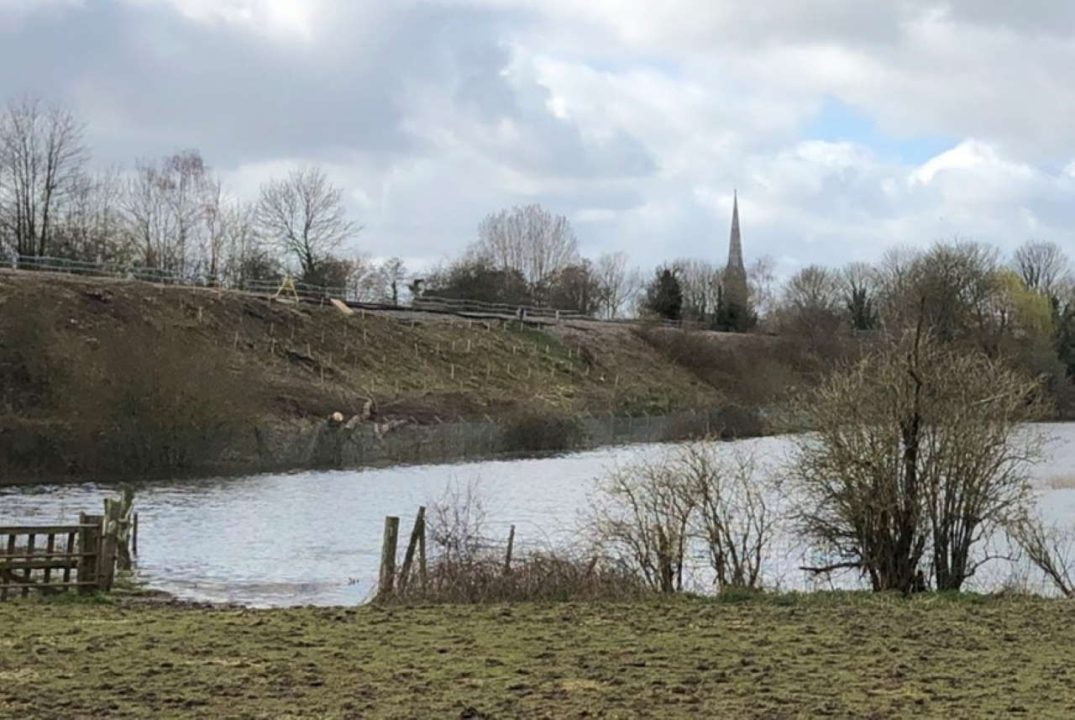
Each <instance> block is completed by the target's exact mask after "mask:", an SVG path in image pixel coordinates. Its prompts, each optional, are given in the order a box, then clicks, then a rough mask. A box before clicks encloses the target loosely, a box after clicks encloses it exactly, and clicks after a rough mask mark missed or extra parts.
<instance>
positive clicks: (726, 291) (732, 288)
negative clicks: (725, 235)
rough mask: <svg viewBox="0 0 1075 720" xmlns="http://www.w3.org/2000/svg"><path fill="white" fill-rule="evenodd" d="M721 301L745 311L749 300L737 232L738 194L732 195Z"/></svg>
mask: <svg viewBox="0 0 1075 720" xmlns="http://www.w3.org/2000/svg"><path fill="white" fill-rule="evenodd" d="M721 301H722V303H723V304H724V305H725V306H726V307H728V308H732V307H734V308H737V309H739V310H741V311H746V310H747V309H748V308H747V303H748V302H749V301H750V298H749V293H748V290H747V270H746V266H745V265H744V264H743V239H742V237H741V236H740V234H739V194H738V193H735V194H734V195H733V196H732V234H731V238H730V239H729V241H728V264H727V266H725V268H724V275H723V277H722V279H721Z"/></svg>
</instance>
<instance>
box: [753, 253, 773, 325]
mask: <svg viewBox="0 0 1075 720" xmlns="http://www.w3.org/2000/svg"><path fill="white" fill-rule="evenodd" d="M775 265H776V262H775V261H774V260H773V258H772V256H770V255H762V256H761V257H759V258H757V259H755V260H754V261H753V262H752V263H750V266H749V267H747V292H748V304H749V305H750V307H751V308H753V310H754V312H755V313H757V314H758V316H760V317H763V318H764V317H766V316H768V315H769V314H770V313H771V312H772V310H773V304H774V303H775V302H776V293H775V292H774V291H773V286H774V285H775V284H776V273H775V271H774V268H775Z"/></svg>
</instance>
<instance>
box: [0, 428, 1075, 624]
mask: <svg viewBox="0 0 1075 720" xmlns="http://www.w3.org/2000/svg"><path fill="white" fill-rule="evenodd" d="M1038 427H1039V429H1040V430H1041V431H1044V432H1045V433H1046V434H1047V435H1048V436H1050V437H1051V438H1052V442H1051V443H1050V446H1049V457H1048V459H1047V460H1046V461H1044V462H1042V463H1041V464H1039V465H1038V466H1036V468H1035V470H1034V476H1035V485H1036V487H1037V488H1038V490H1039V502H1040V503H1041V506H1042V510H1043V512H1044V513H1045V515H1046V517H1047V519H1049V520H1050V521H1053V522H1056V523H1059V524H1066V525H1067V526H1068V527H1075V423H1065V424H1049V425H1042V426H1038ZM725 445H728V446H730V447H729V449H736V450H743V451H748V452H751V453H753V454H754V455H755V457H757V458H758V459H759V461H760V463H761V464H762V465H763V466H764V467H765V468H767V469H768V471H770V472H775V471H776V469H777V468H778V467H779V465H780V464H781V463H782V462H783V460H784V459H785V458H786V457H787V454H788V452H789V450H790V448H791V443H790V442H789V440H788V439H787V438H782V437H771V438H759V439H753V440H742V441H737V442H734V443H725ZM668 449H669V448H668V446H662V445H636V446H628V447H617V448H607V449H602V450H595V451H590V452H583V453H575V454H570V455H564V456H558V457H549V458H541V459H524V460H503V461H486V462H470V463H461V464H455V465H423V466H403V467H392V468H384V469H367V470H351V471H330V472H299V473H293V474H285V475H257V476H251V477H243V478H226V479H206V480H189V479H187V480H180V481H175V482H159V483H154V484H152V485H146V486H144V487H140V488H139V489H138V491H137V496H136V509H137V511H138V513H139V520H140V531H139V556H138V560H137V562H138V569H137V573H138V575H139V577H140V578H141V580H143V581H144V582H145V583H146V584H147V585H148V586H149V587H151V588H154V589H159V590H164V591H167V592H170V593H173V594H175V595H176V596H178V597H180V598H185V599H192V600H207V601H214V602H234V603H241V604H244V605H254V606H294V605H308V604H312V605H338V604H353V603H358V602H362V601H363V600H365V599H366V598H368V597H369V595H370V593H371V591H372V589H373V586H374V583H375V581H376V577H377V570H378V562H379V555H380V543H381V536H382V532H383V526H384V518H385V516H386V515H396V516H399V517H400V518H401V523H400V525H401V527H400V535H401V543H404V542H405V539H406V536H407V534H408V532H409V528H410V524H411V522H412V518H413V516H414V513H415V511H416V510H417V508H418V506H419V505H430V504H432V503H433V502H434V501H436V500H437V499H438V498H440V497H442V496H443V495H444V493H445V492H446V490H447V489H448V488H452V487H454V488H456V489H462V488H465V487H466V486H467V485H468V484H476V487H477V488H478V493H479V494H480V496H481V498H482V501H483V504H484V507H485V510H486V515H487V521H486V524H485V534H486V535H489V536H495V537H505V538H506V536H507V530H508V527H509V526H510V525H512V524H514V525H515V526H516V528H517V529H516V537H517V543H518V545H519V546H520V547H522V548H526V547H527V546H531V547H542V546H544V547H550V546H551V547H556V546H563V545H565V544H570V543H571V542H572V541H573V540H575V539H577V538H576V535H577V530H576V528H577V527H578V522H579V519H580V514H581V513H583V512H584V511H585V509H586V508H587V507H588V505H589V502H590V498H591V495H592V492H593V488H594V481H595V479H596V478H598V477H600V476H601V475H602V474H603V473H604V472H606V471H607V470H608V469H609V468H611V467H614V466H616V465H617V464H622V463H626V462H630V461H631V460H632V459H634V458H637V457H640V456H641V457H645V456H652V455H654V454H657V453H661V452H666V451H667V450H668ZM114 492H115V488H114V487H112V486H109V485H107V484H97V483H87V484H82V485H43V486H29V487H14V488H3V489H0V525H4V524H16V523H18V524H31V523H41V524H44V523H56V522H67V521H72V520H74V519H75V518H77V515H78V513H79V512H80V511H81V512H99V511H100V507H101V500H102V498H104V497H105V496H108V495H110V494H113V493H114ZM803 559H804V557H803V555H802V548H801V544H800V543H799V542H797V541H796V540H795V539H794V538H793V537H790V536H785V537H782V538H780V539H779V541H778V542H777V543H776V546H775V547H774V549H773V552H772V553H771V556H770V557H769V558H768V566H769V569H768V572H767V579H768V580H769V583H770V584H776V585H779V586H781V587H783V588H786V589H811V588H816V587H821V586H820V585H818V584H816V583H817V580H816V579H814V578H811V577H808V576H807V574H806V573H804V572H803V571H801V570H799V569H798V568H799V566H800V565H801V564H802V562H803ZM702 565H704V562H703V561H702V560H701V559H695V561H694V566H696V567H700V566H702ZM1021 573H1022V571H1021V570H1019V569H1018V568H1013V566H1012V564H1011V563H1010V562H1005V561H1000V560H998V561H991V562H990V563H989V564H988V565H987V566H986V567H984V568H983V570H982V571H980V572H979V575H978V577H976V578H975V580H974V582H973V583H972V586H973V587H975V588H977V589H991V588H995V587H997V586H999V585H1000V584H1001V583H1004V582H1008V581H1010V580H1012V579H1013V578H1015V577H1017V576H1018V577H1022V575H1021ZM692 579H693V581H694V582H696V583H698V585H699V588H701V586H702V585H704V572H701V571H699V573H696V574H694V575H692ZM1024 579H1025V578H1024ZM1031 580H1032V578H1031ZM856 582H857V580H856V579H855V578H854V577H844V578H841V579H839V580H838V584H840V585H842V586H847V585H854V584H855V583H856Z"/></svg>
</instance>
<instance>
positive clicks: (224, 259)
mask: <svg viewBox="0 0 1075 720" xmlns="http://www.w3.org/2000/svg"><path fill="white" fill-rule="evenodd" d="M254 210H255V208H254V206H253V205H251V204H249V203H245V202H240V201H230V202H225V203H224V204H223V206H222V207H221V208H220V211H219V212H220V216H219V220H218V227H219V230H218V233H219V235H220V236H221V245H222V249H221V265H220V270H219V273H220V274H219V276H218V277H219V279H220V281H221V282H222V283H223V284H225V285H227V286H229V287H234V288H244V287H246V285H247V283H248V282H250V281H258V280H261V281H264V280H271V279H274V278H275V277H276V276H277V275H279V272H280V268H279V262H278V261H277V259H276V257H275V255H273V254H272V253H270V252H269V250H268V249H267V248H266V247H265V243H264V242H263V241H262V239H261V237H260V236H259V235H258V233H257V228H256V227H255V225H254Z"/></svg>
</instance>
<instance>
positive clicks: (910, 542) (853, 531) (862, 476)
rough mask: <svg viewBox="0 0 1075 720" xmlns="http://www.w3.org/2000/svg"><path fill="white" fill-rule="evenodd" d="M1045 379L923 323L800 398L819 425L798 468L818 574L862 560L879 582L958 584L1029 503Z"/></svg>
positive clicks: (804, 443) (806, 439)
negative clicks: (983, 547)
mask: <svg viewBox="0 0 1075 720" xmlns="http://www.w3.org/2000/svg"><path fill="white" fill-rule="evenodd" d="M1039 390H1040V388H1039V386H1038V383H1037V382H1035V381H1033V380H1028V379H1026V378H1024V377H1023V376H1021V375H1020V374H1018V373H1017V372H1015V371H1013V370H1011V369H1009V368H1008V367H1007V366H1005V365H1004V364H1003V363H1001V362H1000V361H996V360H992V359H990V358H988V357H987V356H985V355H984V354H982V353H978V352H972V351H960V350H959V349H957V348H955V347H953V346H950V345H945V344H943V343H941V342H938V341H936V340H935V339H934V338H932V337H931V336H930V335H928V334H927V333H925V332H924V331H923V330H922V329H921V325H920V326H919V329H918V330H917V331H912V332H910V333H907V334H905V335H904V336H902V337H901V338H900V339H899V340H898V341H896V342H894V343H893V344H892V345H887V346H883V347H880V348H878V349H876V350H874V351H873V352H872V353H870V354H869V355H867V356H866V357H865V358H864V359H863V360H861V361H860V362H859V363H857V364H856V365H854V366H852V367H850V368H848V369H847V370H846V371H844V372H839V373H835V374H834V375H833V376H832V377H831V378H830V379H829V380H828V381H827V382H825V383H824V384H823V385H822V386H821V387H820V388H818V390H817V391H815V392H813V393H811V394H809V395H808V396H806V397H805V398H803V401H802V402H800V404H799V407H798V408H797V414H798V416H799V417H801V418H802V419H803V420H805V421H806V423H807V425H808V426H809V427H810V428H811V429H812V430H813V433H811V434H808V435H803V436H800V437H799V438H798V439H797V443H798V448H797V457H796V462H795V463H794V468H793V474H794V476H795V477H796V478H797V480H798V482H799V484H800V485H801V486H802V489H803V490H804V493H805V496H806V498H807V506H806V508H805V509H804V511H803V512H802V513H801V515H800V520H801V524H802V529H803V531H804V532H805V535H806V537H807V538H808V539H809V540H810V541H811V542H812V543H813V544H814V546H815V548H816V549H817V550H818V552H819V553H820V554H821V555H822V556H823V557H824V558H825V561H824V562H825V564H823V565H822V566H821V567H818V568H812V569H814V570H817V571H827V570H833V569H837V568H854V569H857V570H859V571H861V572H862V573H863V574H864V575H866V576H868V577H869V579H870V584H871V586H872V587H873V588H874V589H875V590H899V591H902V592H910V591H912V590H915V589H921V588H923V587H924V585H925V574H926V572H929V573H930V574H931V575H932V576H933V578H934V580H935V582H936V587H937V588H938V589H941V590H958V589H960V587H961V586H962V584H963V582H964V581H965V580H966V579H967V578H968V577H970V576H971V575H973V574H974V572H975V570H976V568H977V563H976V562H975V560H974V558H973V554H972V549H973V548H974V546H975V545H976V544H977V543H979V541H981V540H982V539H983V538H984V537H986V536H987V535H988V534H989V533H990V532H991V531H992V530H993V529H995V528H998V527H1002V526H1003V525H1004V524H1005V523H1006V522H1007V520H1008V519H1009V518H1010V517H1012V516H1014V515H1016V514H1018V513H1019V512H1022V510H1023V509H1024V508H1025V507H1026V505H1027V503H1028V502H1029V499H1030V496H1029V492H1028V483H1027V469H1028V464H1029V463H1030V462H1032V461H1033V460H1035V459H1036V458H1037V457H1038V456H1039V455H1040V451H1041V440H1040V437H1039V436H1038V434H1037V433H1035V432H1033V431H1032V430H1029V429H1026V428H1023V427H1021V425H1022V423H1024V422H1025V421H1027V420H1031V419H1034V418H1036V417H1039V416H1040V415H1041V412H1042V408H1041V404H1040V402H1039V401H1038V399H1037V398H1038V394H1039Z"/></svg>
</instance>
